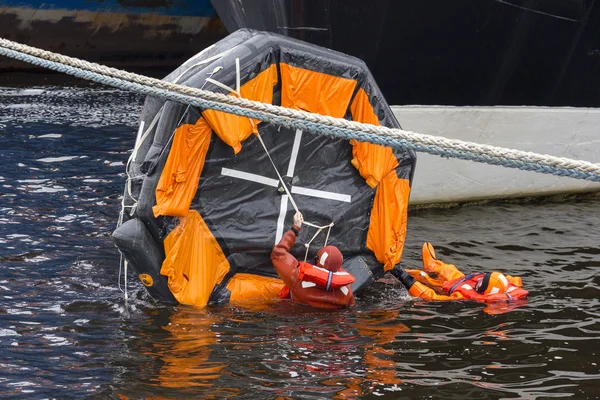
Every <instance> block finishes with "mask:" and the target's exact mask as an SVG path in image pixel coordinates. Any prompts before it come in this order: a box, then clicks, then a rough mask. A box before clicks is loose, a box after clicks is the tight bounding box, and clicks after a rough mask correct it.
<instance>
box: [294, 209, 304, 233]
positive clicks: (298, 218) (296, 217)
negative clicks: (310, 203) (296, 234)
mask: <svg viewBox="0 0 600 400" xmlns="http://www.w3.org/2000/svg"><path fill="white" fill-rule="evenodd" d="M303 222H304V217H303V216H302V213H301V212H300V211H297V212H296V214H295V215H294V226H295V227H296V228H298V230H300V228H302V223H303Z"/></svg>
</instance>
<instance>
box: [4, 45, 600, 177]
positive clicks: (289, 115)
mask: <svg viewBox="0 0 600 400" xmlns="http://www.w3.org/2000/svg"><path fill="white" fill-rule="evenodd" d="M0 54H2V55H5V56H7V57H11V58H14V59H17V60H21V61H25V62H28V63H31V64H34V65H38V66H41V67H44V68H48V69H52V70H55V71H59V72H63V73H66V74H69V75H73V76H76V77H79V78H82V79H86V80H90V81H94V82H97V83H102V84H105V85H109V86H114V87H117V88H121V89H125V90H129V91H134V92H137V93H142V94H146V95H150V96H156V97H160V98H163V99H167V100H172V101H176V102H179V103H184V104H189V105H193V106H196V107H200V108H203V109H207V108H208V109H214V110H218V111H223V112H226V113H230V114H235V115H240V116H245V117H249V118H254V119H258V120H261V121H266V122H271V123H273V124H276V125H283V126H286V127H288V128H295V129H302V130H305V131H309V132H312V133H316V134H321V135H327V136H332V137H338V138H344V139H356V140H359V141H364V142H370V143H374V144H379V145H385V146H390V147H392V148H404V149H411V150H415V151H419V152H425V153H430V154H435V155H439V156H442V157H452V158H459V159H463V160H470V161H477V162H482V163H487V164H492V165H501V166H504V167H509V168H517V169H521V170H526V171H535V172H539V173H545V174H552V175H559V176H567V177H571V178H576V179H585V180H589V181H596V182H600V164H594V163H590V162H587V161H581V160H572V159H568V158H564V157H554V156H550V155H542V154H536V153H532V152H526V151H520V150H512V149H507V148H502V147H495V146H490V145H482V144H477V143H471V142H465V141H461V140H455V139H446V138H443V137H439V136H432V135H424V134H419V133H415V132H410V131H405V130H402V129H392V128H387V127H383V126H375V125H370V124H361V123H358V122H354V121H348V120H346V119H342V118H332V117H326V116H323V115H319V114H312V113H308V112H304V111H297V110H292V109H288V108H284V107H279V106H274V105H271V104H265V103H259V102H254V101H250V100H246V99H242V98H237V97H234V96H226V95H223V94H220V93H214V92H210V91H207V90H201V89H196V88H192V87H188V86H183V85H178V84H174V83H170V82H166V81H162V80H159V79H154V78H150V77H147V76H143V75H138V74H133V73H130V72H126V71H121V70H118V69H115V68H110V67H106V66H102V65H99V64H95V63H90V62H87V61H83V60H79V59H76V58H72V57H67V56H64V55H61V54H57V53H53V52H49V51H45V50H41V49H37V48H35V47H31V46H26V45H23V44H20V43H16V42H13V41H10V40H7V39H2V38H0Z"/></svg>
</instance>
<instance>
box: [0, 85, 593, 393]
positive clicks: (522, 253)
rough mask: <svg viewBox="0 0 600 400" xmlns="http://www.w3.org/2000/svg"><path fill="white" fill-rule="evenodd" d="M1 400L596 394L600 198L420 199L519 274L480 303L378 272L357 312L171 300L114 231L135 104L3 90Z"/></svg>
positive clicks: (451, 245)
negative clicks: (520, 297)
mask: <svg viewBox="0 0 600 400" xmlns="http://www.w3.org/2000/svg"><path fill="white" fill-rule="evenodd" d="M0 106H1V107H0V130H1V131H0V132H1V135H0V155H1V160H2V166H1V167H0V244H1V245H2V247H0V397H2V398H84V397H89V396H96V397H100V398H119V397H132V398H145V397H161V398H186V397H193V398H214V399H221V398H269V399H276V398H336V399H348V398H376V397H384V398H429V397H432V398H456V399H470V398H473V399H474V398H478V399H479V398H529V399H534V398H552V397H572V398H598V397H600V389H598V388H597V382H598V380H599V379H600V373H599V366H598V363H599V362H600V359H599V357H598V354H597V353H598V351H599V350H598V349H600V339H599V337H600V315H599V314H600V305H599V302H598V298H599V297H600V274H598V270H599V267H600V242H599V241H598V238H599V237H600V216H599V213H598V205H599V203H598V201H599V200H598V199H597V198H588V199H583V200H572V201H567V202H560V203H559V202H546V203H539V204H496V205H482V206H471V207H463V208H455V209H447V210H423V211H418V212H413V213H412V214H411V215H410V217H409V232H408V240H407V243H406V246H405V251H404V255H403V263H404V264H405V265H406V266H407V267H411V268H419V267H420V249H421V244H422V243H423V241H431V242H432V243H433V244H434V245H435V247H436V250H437V252H438V255H439V256H440V258H442V259H444V260H446V261H449V262H452V263H455V264H456V265H458V266H459V267H460V268H461V270H463V271H480V270H482V271H490V270H502V271H507V272H509V273H510V274H512V275H518V276H521V277H522V278H523V282H524V284H525V287H526V288H527V289H528V290H529V291H530V297H529V298H528V299H527V300H526V301H523V302H520V303H515V304H510V305H506V304H501V305H496V306H484V305H481V304H474V303H460V302H448V303H439V302H437V303H436V302H429V303H428V302H424V301H421V300H415V299H410V298H408V297H407V295H406V293H405V291H404V290H403V289H402V288H401V287H400V286H399V285H398V284H397V283H396V282H395V280H394V278H392V277H386V278H384V279H382V280H381V281H380V282H378V283H377V284H375V285H373V286H372V287H370V288H369V289H368V290H367V291H366V292H364V293H362V294H361V295H360V296H359V297H358V299H357V300H358V304H357V306H356V307H355V308H353V309H351V310H343V311H336V312H323V311H316V310H310V309H306V308H303V307H299V306H294V305H291V304H290V303H288V302H287V301H276V302H273V303H270V304H252V303H246V304H239V305H228V306H224V307H218V308H207V309H202V310H198V309H194V308H192V307H161V306H158V305H156V304H154V303H153V302H152V301H151V300H150V298H149V297H148V296H147V295H146V293H145V291H144V290H143V289H142V288H141V285H140V284H139V283H137V282H136V281H135V280H134V279H133V276H132V275H131V276H130V285H129V286H130V287H129V295H130V301H129V304H128V306H127V307H125V304H124V301H123V294H122V292H121V291H120V290H119V286H118V278H117V272H118V257H119V256H118V253H117V251H116V249H115V248H114V246H113V245H112V242H111V240H110V234H111V233H112V230H113V229H114V227H115V223H116V219H117V214H118V211H119V203H120V194H121V193H122V189H123V183H124V174H123V172H124V162H125V161H126V159H127V157H128V155H129V151H130V150H131V147H132V145H133V141H134V137H135V132H136V125H137V121H138V119H139V113H140V110H141V99H140V98H139V97H137V96H135V95H131V94H127V93H123V92H120V91H116V90H107V89H100V88H85V89H84V88H56V87H41V88H30V89H26V90H23V89H14V88H6V89H0Z"/></svg>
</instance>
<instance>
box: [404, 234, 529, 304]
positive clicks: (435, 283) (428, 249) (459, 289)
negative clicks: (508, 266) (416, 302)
mask: <svg viewBox="0 0 600 400" xmlns="http://www.w3.org/2000/svg"><path fill="white" fill-rule="evenodd" d="M422 256H423V270H406V271H405V270H404V269H402V268H400V267H397V268H395V269H394V270H393V271H392V274H394V276H396V277H397V278H398V279H399V280H400V282H402V284H403V285H404V286H405V287H406V288H407V289H408V292H409V294H410V295H411V296H414V297H420V298H423V299H426V300H460V299H467V300H475V301H480V302H484V303H494V302H498V301H510V300H518V299H523V298H525V297H527V295H528V294H529V292H527V291H526V290H525V289H523V288H522V287H521V286H522V282H521V278H519V277H518V276H517V277H515V276H510V275H504V274H501V273H499V272H487V273H483V272H474V273H471V274H468V275H465V274H463V273H462V272H460V271H459V270H458V268H456V266H455V265H452V264H446V263H444V262H442V261H440V260H438V259H436V258H435V251H434V249H433V246H432V245H431V244H430V243H425V244H423V250H422ZM434 289H436V290H437V291H440V292H442V293H443V294H438V293H437V292H436V290H434Z"/></svg>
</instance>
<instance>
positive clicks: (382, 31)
mask: <svg viewBox="0 0 600 400" xmlns="http://www.w3.org/2000/svg"><path fill="white" fill-rule="evenodd" d="M213 5H214V7H215V8H216V9H217V12H218V13H219V16H220V17H221V19H222V20H223V22H224V23H225V25H226V27H227V28H228V30H229V31H233V30H236V29H238V28H255V29H260V30H267V31H272V32H277V33H281V34H284V35H288V36H292V37H295V38H298V39H302V40H305V41H308V42H311V43H315V44H318V45H322V46H326V47H329V48H333V49H335V50H338V51H341V52H344V53H347V54H351V55H354V56H356V57H359V58H361V59H363V60H364V61H365V62H366V63H367V65H368V67H369V69H370V70H371V72H372V73H373V75H374V77H375V79H376V80H377V82H378V84H379V85H380V87H381V89H382V90H383V92H384V95H385V97H386V99H387V100H388V101H389V103H390V104H440V105H535V106H579V107H581V106H586V107H599V106H600V1H596V0H477V1H475V0H421V1H410V2H409V1H397V0H378V1H365V0H270V1H265V0H213Z"/></svg>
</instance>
